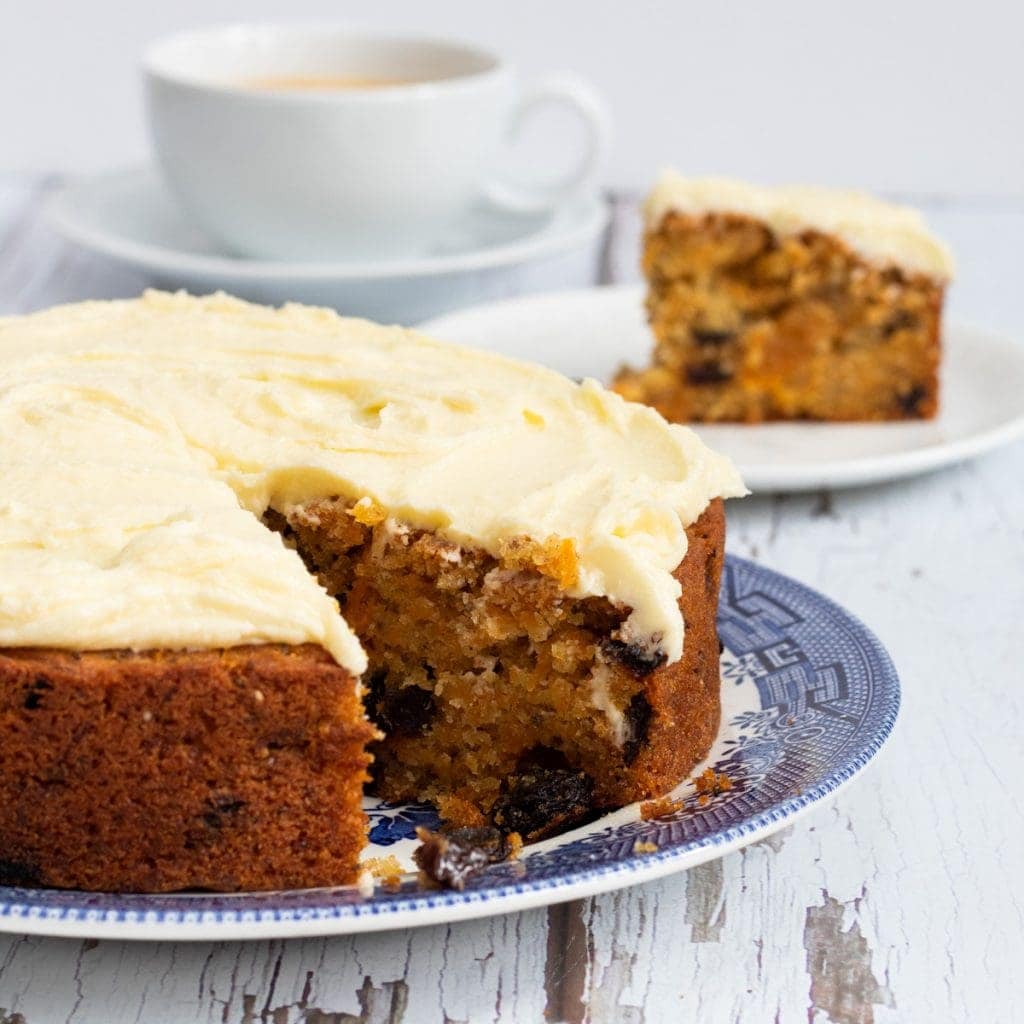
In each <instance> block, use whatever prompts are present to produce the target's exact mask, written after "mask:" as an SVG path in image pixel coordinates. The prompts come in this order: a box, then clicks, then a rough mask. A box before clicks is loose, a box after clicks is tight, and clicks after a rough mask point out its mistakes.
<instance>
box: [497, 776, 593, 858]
mask: <svg viewBox="0 0 1024 1024" xmlns="http://www.w3.org/2000/svg"><path fill="white" fill-rule="evenodd" d="M593 798H594V780H593V779H592V778H591V777H590V776H589V775H588V774H587V773H586V772H583V771H576V770H574V769H571V768H545V767H542V766H539V765H538V766H535V767H530V768H527V769H525V770H524V771H523V772H522V773H521V774H519V775H513V776H511V777H510V778H509V779H508V782H507V789H506V791H505V792H504V793H503V794H502V795H501V796H500V797H498V799H497V800H496V801H495V804H494V807H493V808H492V809H491V818H492V820H493V821H494V824H495V825H497V826H498V828H500V829H501V830H502V831H503V832H518V833H519V834H520V835H521V836H522V837H523V839H524V840H526V842H528V843H532V842H536V841H537V840H538V839H543V838H544V837H545V836H549V835H552V834H554V833H556V832H562V831H565V829H567V828H570V827H571V826H573V825H575V824H576V823H577V822H579V821H580V820H581V819H583V818H584V817H586V816H587V815H588V814H590V813H591V811H593V809H594V805H593Z"/></svg>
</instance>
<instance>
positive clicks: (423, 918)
mask: <svg viewBox="0 0 1024 1024" xmlns="http://www.w3.org/2000/svg"><path fill="white" fill-rule="evenodd" d="M718 626H719V632H720V634H721V638H722V642H723V644H724V645H725V650H724V653H723V655H722V708H723V714H722V727H721V729H720V730H719V735H718V738H717V740H716V741H715V745H714V747H713V748H712V750H711V753H710V756H709V758H708V760H707V761H706V762H705V763H704V764H703V765H700V766H699V767H698V769H697V772H696V773H699V772H700V771H702V770H703V769H704V768H705V767H707V766H710V767H712V768H714V770H715V771H716V772H719V773H724V774H725V775H726V776H728V778H729V779H730V781H731V782H732V788H731V789H730V790H728V791H727V792H721V793H718V794H716V795H713V796H710V797H708V796H704V797H703V798H702V797H701V796H699V795H698V794H697V793H696V791H695V788H694V785H693V783H692V782H689V781H687V782H686V783H684V784H683V785H681V786H679V787H678V789H677V790H676V792H675V793H674V794H673V795H674V796H675V797H677V798H678V799H681V800H682V806H681V808H680V809H679V810H677V811H675V812H674V813H671V814H668V815H665V816H664V817H661V818H657V819H654V820H651V821H644V820H642V819H641V816H640V808H639V805H637V804H633V805H631V806H629V807H624V808H621V809H620V810H617V811H615V812H613V813H610V814H607V815H605V816H604V817H602V818H600V819H598V820H597V821H594V822H592V823H591V824H589V825H586V826H584V827H582V828H579V829H576V830H575V831H572V832H568V833H566V834H565V835H562V836H559V837H557V838H555V839H550V840H547V841H545V842H543V843H537V844H535V845H534V846H531V847H527V849H526V850H525V851H524V854H523V856H522V858H521V859H520V860H519V861H518V862H514V863H505V864H498V865H494V866H492V867H490V868H488V869H486V870H485V871H484V872H482V873H481V874H479V875H478V876H476V877H475V878H474V879H473V880H472V881H471V882H470V883H469V884H468V886H467V888H466V890H465V891H464V892H448V891H439V890H432V889H429V888H425V887H423V886H422V885H420V884H419V882H418V881H417V878H416V876H415V874H413V873H412V872H410V873H409V874H408V875H407V876H406V877H405V879H404V881H403V883H402V885H401V888H399V889H397V890H395V891H389V890H388V889H385V888H383V887H378V888H377V889H376V891H375V892H374V893H373V895H371V896H368V897H367V896H363V895H361V894H360V893H359V891H358V890H357V889H356V888H354V887H346V888H339V889H306V890H301V891H295V892H275V893H259V894H249V895H230V896H213V895H205V894H182V895H171V896H141V895H139V896H131V895H129V896H124V895H112V894H103V893H81V892H66V891H58V890H33V889H14V888H2V887H0V930H2V931H10V932H30V933H35V934H43V935H62V936H96V937H104V938H120V939H201V940H213V939H245V938H270V937H279V938H284V937H289V936H304V935H323V934H340V933H345V932H357V931H372V930H375V929H383V928H406V927H411V926H414V925H423V924H435V923H440V922H445V921H456V920H460V919H465V918H471V917H480V916H484V915H487V914H497V913H505V912H508V911H513V910H525V909H528V908H530V907H536V906H542V905H544V904H548V903H558V902H560V901H562V900H567V899H575V898H579V897H582V896H589V895H592V894H594V893H598V892H603V891H606V890H609V889H616V888H619V887H622V886H626V885H633V884H636V883H637V882H643V881H647V880H649V879H653V878H658V877H660V876H662V875H667V874H670V873H671V872H674V871H680V870H682V869H684V868H688V867H691V866H692V865H694V864H699V863H701V862H702V861H706V860H711V859H713V858H715V857H720V856H722V854H725V853H728V852H730V851H732V850H736V849H738V848H740V847H741V846H746V845H747V844H748V843H752V842H754V841H755V840H758V839H762V838H764V837H765V836H768V835H770V834H771V833H772V832H775V831H776V830H778V829H780V828H782V827H784V826H785V825H788V824H790V823H791V822H792V821H793V820H794V819H795V818H797V817H799V816H800V815H801V814H803V813H804V812H805V811H807V810H809V809H811V808H812V807H814V806H815V805H816V804H818V803H820V802H821V801H823V800H825V799H827V798H828V797H830V796H832V795H834V794H835V793H836V792H837V791H838V790H839V789H840V788H841V787H842V786H843V785H845V784H846V783H847V782H848V781H849V780H850V779H852V778H853V777H854V776H855V775H856V774H857V773H858V772H859V771H860V770H861V769H862V768H863V767H864V766H865V765H866V764H867V763H868V761H869V760H870V759H871V758H872V757H873V756H874V755H875V754H876V753H877V751H878V749H879V747H881V745H882V743H883V741H884V740H885V738H886V736H888V734H889V732H890V731H891V729H892V727H893V723H894V722H895V720H896V712H897V709H898V708H899V701H900V692H899V681H898V679H897V677H896V672H895V669H894V668H893V665H892V662H891V660H890V659H889V656H888V654H886V652H885V650H884V649H883V648H882V646H881V644H879V642H878V641H877V640H876V639H875V637H874V636H873V635H872V634H871V633H870V632H869V631H868V630H867V629H866V628H865V627H864V626H863V625H862V624H861V623H860V622H858V621H857V620H856V619H854V618H853V617H852V616H850V615H849V614H848V613H847V612H845V611H843V609H842V608H839V607H838V606H837V605H835V604H833V603H832V602H831V601H829V600H828V599H827V598H825V597H823V596H822V595H820V594H818V593H816V592H815V591H813V590H810V589H809V588H807V587H805V586H803V585H802V584H800V583H796V582H795V581H793V580H790V579H787V578H786V577H785V576H780V575H779V574H778V573H775V572H771V571H770V570H768V569H763V568H761V567H759V566H757V565H755V564H753V563H752V562H748V561H746V560H744V559H741V558H735V557H731V556H730V557H729V558H728V559H727V561H726V568H725V575H724V577H723V581H722V597H721V603H720V607H719V616H718ZM696 773H695V774H696ZM368 810H369V813H370V818H371V821H372V830H371V833H370V841H371V845H370V847H369V849H368V850H367V853H366V856H367V857H383V856H387V855H389V854H394V855H395V856H396V857H397V858H398V859H399V861H401V862H402V863H403V864H404V865H405V866H407V867H411V864H412V862H411V859H410V854H411V852H412V849H413V848H414V847H415V845H416V844H415V840H414V837H413V836H414V829H415V827H416V826H417V825H419V824H427V825H430V824H434V823H435V821H436V818H435V816H434V814H433V811H432V810H431V809H430V808H428V807H425V806H418V805H405V806H394V805H389V804H383V803H380V802H377V801H368Z"/></svg>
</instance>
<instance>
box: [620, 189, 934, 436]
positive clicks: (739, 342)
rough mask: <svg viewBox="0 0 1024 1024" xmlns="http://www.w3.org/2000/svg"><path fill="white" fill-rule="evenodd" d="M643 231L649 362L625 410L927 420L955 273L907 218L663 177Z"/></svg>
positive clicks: (809, 193)
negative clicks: (639, 405) (632, 405)
mask: <svg viewBox="0 0 1024 1024" xmlns="http://www.w3.org/2000/svg"><path fill="white" fill-rule="evenodd" d="M645 220H646V232H645V238H644V251H643V269H644V273H645V275H646V277H647V281H648V285H649V290H648V296H647V313H648V317H649V320H650V323H651V327H652V329H653V332H654V336H655V348H654V355H653V360H652V365H651V366H650V367H648V368H646V369H639V370H635V369H628V368H627V369H623V370H622V371H621V372H620V373H619V375H618V377H617V379H616V380H615V382H614V384H613V387H614V388H615V389H616V390H617V391H619V392H620V393H621V394H622V395H624V396H625V397H627V398H629V399H632V400H636V401H643V402H647V403H648V404H650V405H653V406H654V407H655V408H656V409H658V410H659V411H660V412H661V413H662V414H663V415H664V416H665V417H667V418H668V419H670V420H674V421H676V422H687V421H718V420H722V421H729V420H737V421H746V422H760V421H763V420H784V419H810V420H898V419H913V418H928V417H931V416H934V415H935V413H936V410H937V408H938V390H939V383H938V369H939V356H940V324H941V317H942V303H943V295H944V290H945V286H946V283H947V281H948V280H949V277H950V275H951V271H952V265H951V261H950V257H949V254H948V252H947V250H946V249H945V247H944V246H943V245H942V243H941V242H939V241H938V240H937V239H935V238H934V237H933V236H932V235H931V234H930V233H929V232H928V230H927V229H926V227H925V225H924V222H923V220H922V219H921V217H920V215H919V214H918V213H917V212H916V211H914V210H910V209H907V208H904V207H899V206H893V205H891V204H888V203H883V202H881V201H880V200H878V199H874V198H872V197H871V196H867V195H864V194H861V193H854V192H842V191H836V190H830V189H824V188H810V187H782V188H760V187H757V186H754V185H748V184H744V183H742V182H736V181H727V180H719V179H686V178H683V177H681V176H680V175H678V174H675V173H673V172H668V173H666V174H664V175H663V176H662V178H661V179H660V181H659V182H658V184H657V186H656V187H655V189H654V191H653V192H652V193H651V195H650V196H649V198H648V200H647V202H646V206H645Z"/></svg>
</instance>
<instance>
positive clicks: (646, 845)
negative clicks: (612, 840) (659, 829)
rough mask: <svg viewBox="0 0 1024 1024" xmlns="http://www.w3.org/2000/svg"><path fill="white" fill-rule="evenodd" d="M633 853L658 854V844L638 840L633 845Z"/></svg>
mask: <svg viewBox="0 0 1024 1024" xmlns="http://www.w3.org/2000/svg"><path fill="white" fill-rule="evenodd" d="M633 852H634V853H657V852H658V844H657V843H652V842H650V841H648V840H646V839H638V840H637V841H636V842H635V843H634V844H633Z"/></svg>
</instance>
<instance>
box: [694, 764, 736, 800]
mask: <svg viewBox="0 0 1024 1024" xmlns="http://www.w3.org/2000/svg"><path fill="white" fill-rule="evenodd" d="M693 784H694V785H695V786H696V787H697V792H698V793H700V794H701V796H703V797H704V798H705V799H704V800H698V801H697V802H698V803H699V804H700V806H701V807H704V806H705V805H706V804H707V799H706V798H707V797H710V796H718V795H719V794H721V793H728V792H729V790H731V789H732V779H730V778H729V776H728V775H726V774H725V773H724V772H716V771H715V770H714V768H705V769H704V771H703V772H701V773H700V775H698V776H697V777H696V778H695V779H694V780H693Z"/></svg>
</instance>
